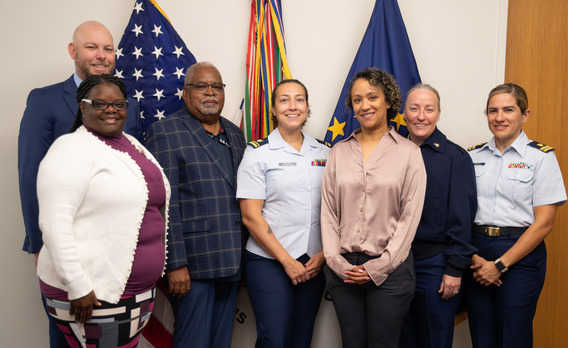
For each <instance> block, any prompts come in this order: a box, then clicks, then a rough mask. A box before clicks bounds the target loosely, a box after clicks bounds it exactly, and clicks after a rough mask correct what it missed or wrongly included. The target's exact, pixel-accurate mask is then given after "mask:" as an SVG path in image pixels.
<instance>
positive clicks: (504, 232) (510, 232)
mask: <svg viewBox="0 0 568 348" xmlns="http://www.w3.org/2000/svg"><path fill="white" fill-rule="evenodd" d="M527 228H528V227H496V226H487V225H473V232H475V233H479V234H483V235H485V236H489V237H502V236H520V235H521V234H523V233H525V231H526V230H527Z"/></svg>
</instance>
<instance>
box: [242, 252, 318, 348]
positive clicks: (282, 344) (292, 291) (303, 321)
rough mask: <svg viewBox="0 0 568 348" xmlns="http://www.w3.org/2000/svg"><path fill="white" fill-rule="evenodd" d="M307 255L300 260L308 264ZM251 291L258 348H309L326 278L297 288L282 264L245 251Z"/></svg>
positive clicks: (246, 271) (310, 281)
mask: <svg viewBox="0 0 568 348" xmlns="http://www.w3.org/2000/svg"><path fill="white" fill-rule="evenodd" d="M309 259H310V258H309V256H308V255H306V254H304V255H302V256H301V257H300V258H298V261H299V262H301V263H306V262H308V260H309ZM245 274H246V284H247V290H248V294H249V297H250V302H251V304H252V308H253V311H254V316H255V320H256V333H257V339H256V345H255V347H256V348H260V347H270V348H290V347H294V348H302V347H305V348H309V347H310V344H311V342H312V333H313V327H314V322H315V319H316V316H317V313H318V309H319V305H320V303H321V299H322V295H323V290H324V287H325V278H324V276H323V273H320V274H319V275H318V276H317V277H316V278H313V279H310V280H308V281H307V282H305V283H301V284H298V285H293V284H292V281H291V280H290V278H289V277H288V275H287V274H286V272H285V271H284V268H283V267H282V265H281V264H280V263H279V262H278V261H276V260H272V259H267V258H265V257H261V256H258V255H255V254H253V253H250V252H248V251H247V252H245Z"/></svg>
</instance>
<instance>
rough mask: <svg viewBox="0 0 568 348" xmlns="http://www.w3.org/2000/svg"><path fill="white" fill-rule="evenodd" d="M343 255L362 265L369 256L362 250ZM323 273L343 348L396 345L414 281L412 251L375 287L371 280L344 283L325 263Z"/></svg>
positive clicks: (394, 347) (380, 347) (395, 346)
mask: <svg viewBox="0 0 568 348" xmlns="http://www.w3.org/2000/svg"><path fill="white" fill-rule="evenodd" d="M343 256H344V257H345V259H346V260H347V261H349V263H351V264H352V265H362V264H364V263H365V262H366V261H368V260H369V259H371V257H369V256H367V255H364V254H362V253H348V254H344V255H343ZM324 272H325V276H326V289H327V291H328V292H329V294H330V295H331V300H332V301H333V306H334V307H335V312H336V313H337V319H338V320H339V328H340V329H341V342H342V345H343V348H362V347H367V348H397V347H398V343H399V339H400V331H401V329H402V322H403V320H404V316H405V315H406V313H407V312H408V308H409V307H410V303H411V302H412V297H413V296H414V289H415V284H416V278H415V274H414V263H413V257H412V253H410V255H409V256H408V257H407V258H406V260H405V261H404V262H403V263H402V264H401V265H400V266H398V267H397V268H396V269H395V270H394V271H393V272H392V273H391V274H390V275H389V276H388V278H387V279H386V280H385V281H384V282H383V283H382V284H381V285H379V286H376V285H375V283H373V282H372V281H370V282H367V283H365V284H363V285H354V284H346V283H344V282H343V279H341V278H340V277H338V276H337V275H336V274H335V272H334V271H333V270H331V269H330V268H329V267H328V266H325V268H324Z"/></svg>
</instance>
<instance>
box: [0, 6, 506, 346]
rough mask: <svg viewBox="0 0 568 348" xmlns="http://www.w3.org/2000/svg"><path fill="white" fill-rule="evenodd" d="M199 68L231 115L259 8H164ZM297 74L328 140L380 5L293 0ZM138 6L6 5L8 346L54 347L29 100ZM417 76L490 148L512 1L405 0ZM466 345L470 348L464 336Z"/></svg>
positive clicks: (453, 133) (315, 125)
mask: <svg viewBox="0 0 568 348" xmlns="http://www.w3.org/2000/svg"><path fill="white" fill-rule="evenodd" d="M158 1H159V4H160V5H161V7H162V8H163V9H164V11H165V12H166V14H167V15H168V16H169V18H170V20H171V21H172V23H173V25H174V27H175V28H176V29H177V31H178V33H179V34H180V35H181V37H182V38H183V39H184V41H185V42H186V44H187V45H188V47H189V49H190V50H191V51H192V52H193V54H194V55H195V56H196V58H197V59H198V60H209V61H211V62H213V63H214V64H216V65H217V66H218V67H219V70H220V71H221V73H222V75H223V78H224V80H225V82H226V84H227V97H226V103H225V112H224V114H225V115H227V116H228V117H229V118H232V117H233V115H234V114H235V112H236V110H237V109H238V106H239V103H240V100H241V98H242V97H243V93H244V78H245V55H246V45H247V34H248V22H249V16H250V0H209V1H189V0H158ZM282 2H283V16H284V27H285V30H286V44H287V47H288V60H289V64H290V68H291V71H292V75H293V76H294V77H295V78H298V79H300V80H302V81H303V82H304V83H305V84H306V86H307V87H308V90H309V93H310V101H311V106H312V111H313V115H312V117H311V119H310V121H309V122H308V124H307V125H306V130H307V132H308V133H310V134H312V135H313V136H316V137H323V136H324V135H325V130H326V128H327V125H328V122H329V119H330V116H331V113H332V112H333V110H334V108H335V105H336V103H337V99H338V96H339V93H340V91H341V88H342V86H343V83H344V81H345V76H346V74H347V72H348V70H349V68H350V66H351V63H352V60H353V58H354V56H355V53H356V51H357V48H358V47H359V43H360V42H361V38H362V36H363V33H364V32H365V29H366V27H367V24H368V21H369V17H370V13H371V10H372V8H373V5H374V0H283V1H282ZM133 4H134V1H126V0H122V1H117V0H99V1H96V2H92V1H84V0H59V1H40V0H34V1H8V0H0V32H1V33H2V35H1V36H0V47H2V54H1V57H0V62H1V66H3V67H4V68H3V69H4V71H3V75H2V79H1V80H2V83H1V86H0V105H1V106H2V109H3V117H4V119H3V122H2V123H3V124H2V127H0V154H1V158H2V161H3V165H2V166H1V168H0V186H1V191H0V192H1V196H0V197H1V198H0V200H1V204H2V205H1V209H0V221H2V233H3V239H2V243H0V276H1V277H2V282H1V284H0V313H2V319H1V321H2V322H1V324H0V342H1V343H0V344H1V345H2V346H3V347H47V343H46V342H47V341H46V340H47V329H46V319H45V314H44V313H43V310H42V309H41V304H40V301H39V289H38V284H37V279H36V277H35V273H34V266H33V258H32V257H31V256H28V255H26V254H25V253H23V252H22V251H21V246H22V241H23V236H24V228H23V222H22V217H21V213H20V205H19V204H20V202H19V195H18V182H17V169H16V168H17V167H16V166H17V135H18V128H19V122H20V118H21V116H22V113H23V110H24V108H25V101H26V97H27V94H28V93H29V91H30V90H31V89H32V88H34V87H40V86H45V85H47V84H52V83H56V82H59V81H61V80H63V79H65V78H67V77H68V76H69V75H70V74H72V72H73V63H72V61H71V59H70V58H69V56H68V54H67V44H68V43H69V41H70V40H71V35H72V32H73V30H74V29H75V27H76V26H77V25H78V24H79V23H81V22H83V21H85V20H90V19H94V20H98V21H100V22H102V23H104V24H105V25H107V27H108V28H109V29H110V31H111V32H112V33H113V35H114V39H115V43H118V41H119V40H120V37H121V36H122V32H123V31H124V28H125V26H126V24H127V23H128V20H129V18H130V14H131V11H132V6H133ZM399 5H400V8H401V12H402V15H403V17H404V20H405V23H406V27H407V30H408V34H409V36H410V40H411V43H412V47H413V49H414V54H415V57H416V61H417V64H418V69H419V71H420V74H421V76H422V80H423V81H424V82H427V83H430V84H432V85H433V86H434V87H436V88H438V90H439V91H440V93H441V96H442V110H443V111H442V119H441V121H440V123H439V127H440V129H441V130H442V131H444V132H445V133H446V135H448V137H449V138H451V139H452V140H454V141H455V142H457V143H458V144H460V145H462V146H464V147H465V146H469V145H473V144H477V143H479V142H482V141H486V140H487V139H488V138H489V135H490V133H489V132H488V130H487V127H486V124H485V118H484V116H483V113H482V111H483V107H484V105H485V99H486V95H487V93H488V92H489V90H490V89H491V88H492V87H494V86H495V85H496V84H498V83H501V82H502V80H503V76H504V52H505V34H506V17H507V0H499V1H495V0H478V1H453V0H430V1H422V0H399ZM458 336H460V337H457V340H458V341H459V342H458V343H456V347H467V346H468V345H469V342H468V340H467V330H463V329H462V328H460V330H459V334H458Z"/></svg>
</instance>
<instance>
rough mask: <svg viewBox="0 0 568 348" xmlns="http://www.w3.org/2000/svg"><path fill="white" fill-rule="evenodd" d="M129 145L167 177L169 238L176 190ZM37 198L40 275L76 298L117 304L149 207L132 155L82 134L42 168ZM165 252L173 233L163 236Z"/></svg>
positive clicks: (58, 146) (57, 145)
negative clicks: (88, 297) (92, 296)
mask: <svg viewBox="0 0 568 348" xmlns="http://www.w3.org/2000/svg"><path fill="white" fill-rule="evenodd" d="M125 135H126V137H127V138H128V140H129V141H130V142H131V143H132V144H133V145H134V146H135V147H136V149H138V150H139V151H140V152H142V153H143V154H144V155H145V156H146V157H147V158H148V159H150V160H151V161H152V162H153V163H154V164H156V165H157V166H158V167H159V168H160V171H161V173H162V178H163V180H164V185H165V189H166V205H165V207H164V208H162V210H161V213H162V216H163V217H164V223H165V231H167V224H168V221H167V217H168V208H169V201H170V185H169V182H168V180H167V178H166V176H165V175H164V172H163V170H162V168H161V167H160V165H159V164H158V162H157V161H156V159H155V158H154V157H153V156H152V155H151V154H150V152H148V150H146V148H144V147H143V146H142V145H141V144H140V143H139V142H138V141H137V140H136V139H134V138H133V137H131V136H129V135H127V134H125ZM37 193H38V201H39V226H40V229H41V231H42V234H43V242H44V246H43V247H42V249H41V251H40V254H39V260H38V266H37V274H38V276H39V277H40V279H41V280H42V281H43V282H45V283H46V284H49V285H51V286H54V287H56V288H59V289H62V290H65V291H67V292H68V294H69V299H71V300H73V299H77V298H80V297H83V296H85V295H87V294H88V293H89V292H91V291H93V290H94V292H95V295H96V296H97V298H98V299H99V300H103V301H106V302H110V303H117V302H118V301H119V300H120V297H121V295H122V293H123V292H124V289H125V287H126V283H127V281H128V278H129V276H130V272H131V270H132V262H133V260H134V254H135V251H136V246H137V243H138V234H139V231H140V226H141V224H142V218H143V217H144V212H145V210H146V204H147V201H148V188H147V185H146V181H145V179H144V176H143V174H142V171H141V170H140V168H139V167H138V165H137V164H136V162H135V161H134V160H133V159H132V158H131V157H130V156H129V155H128V154H127V153H125V152H121V151H117V150H114V149H112V148H111V147H110V146H108V145H107V144H105V143H104V142H102V141H101V140H100V139H98V138H97V137H96V136H94V135H92V134H91V133H89V132H88V131H87V130H86V129H85V128H84V127H80V128H79V129H77V130H76V131H75V132H74V133H70V134H66V135H63V136H61V137H60V138H58V139H57V140H56V141H55V142H54V143H53V145H52V146H51V147H50V149H49V151H48V152H47V154H46V156H45V158H44V159H43V161H42V162H41V164H40V167H39V172H38V179H37ZM163 243H164V250H165V245H166V234H165V233H164V237H163Z"/></svg>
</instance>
